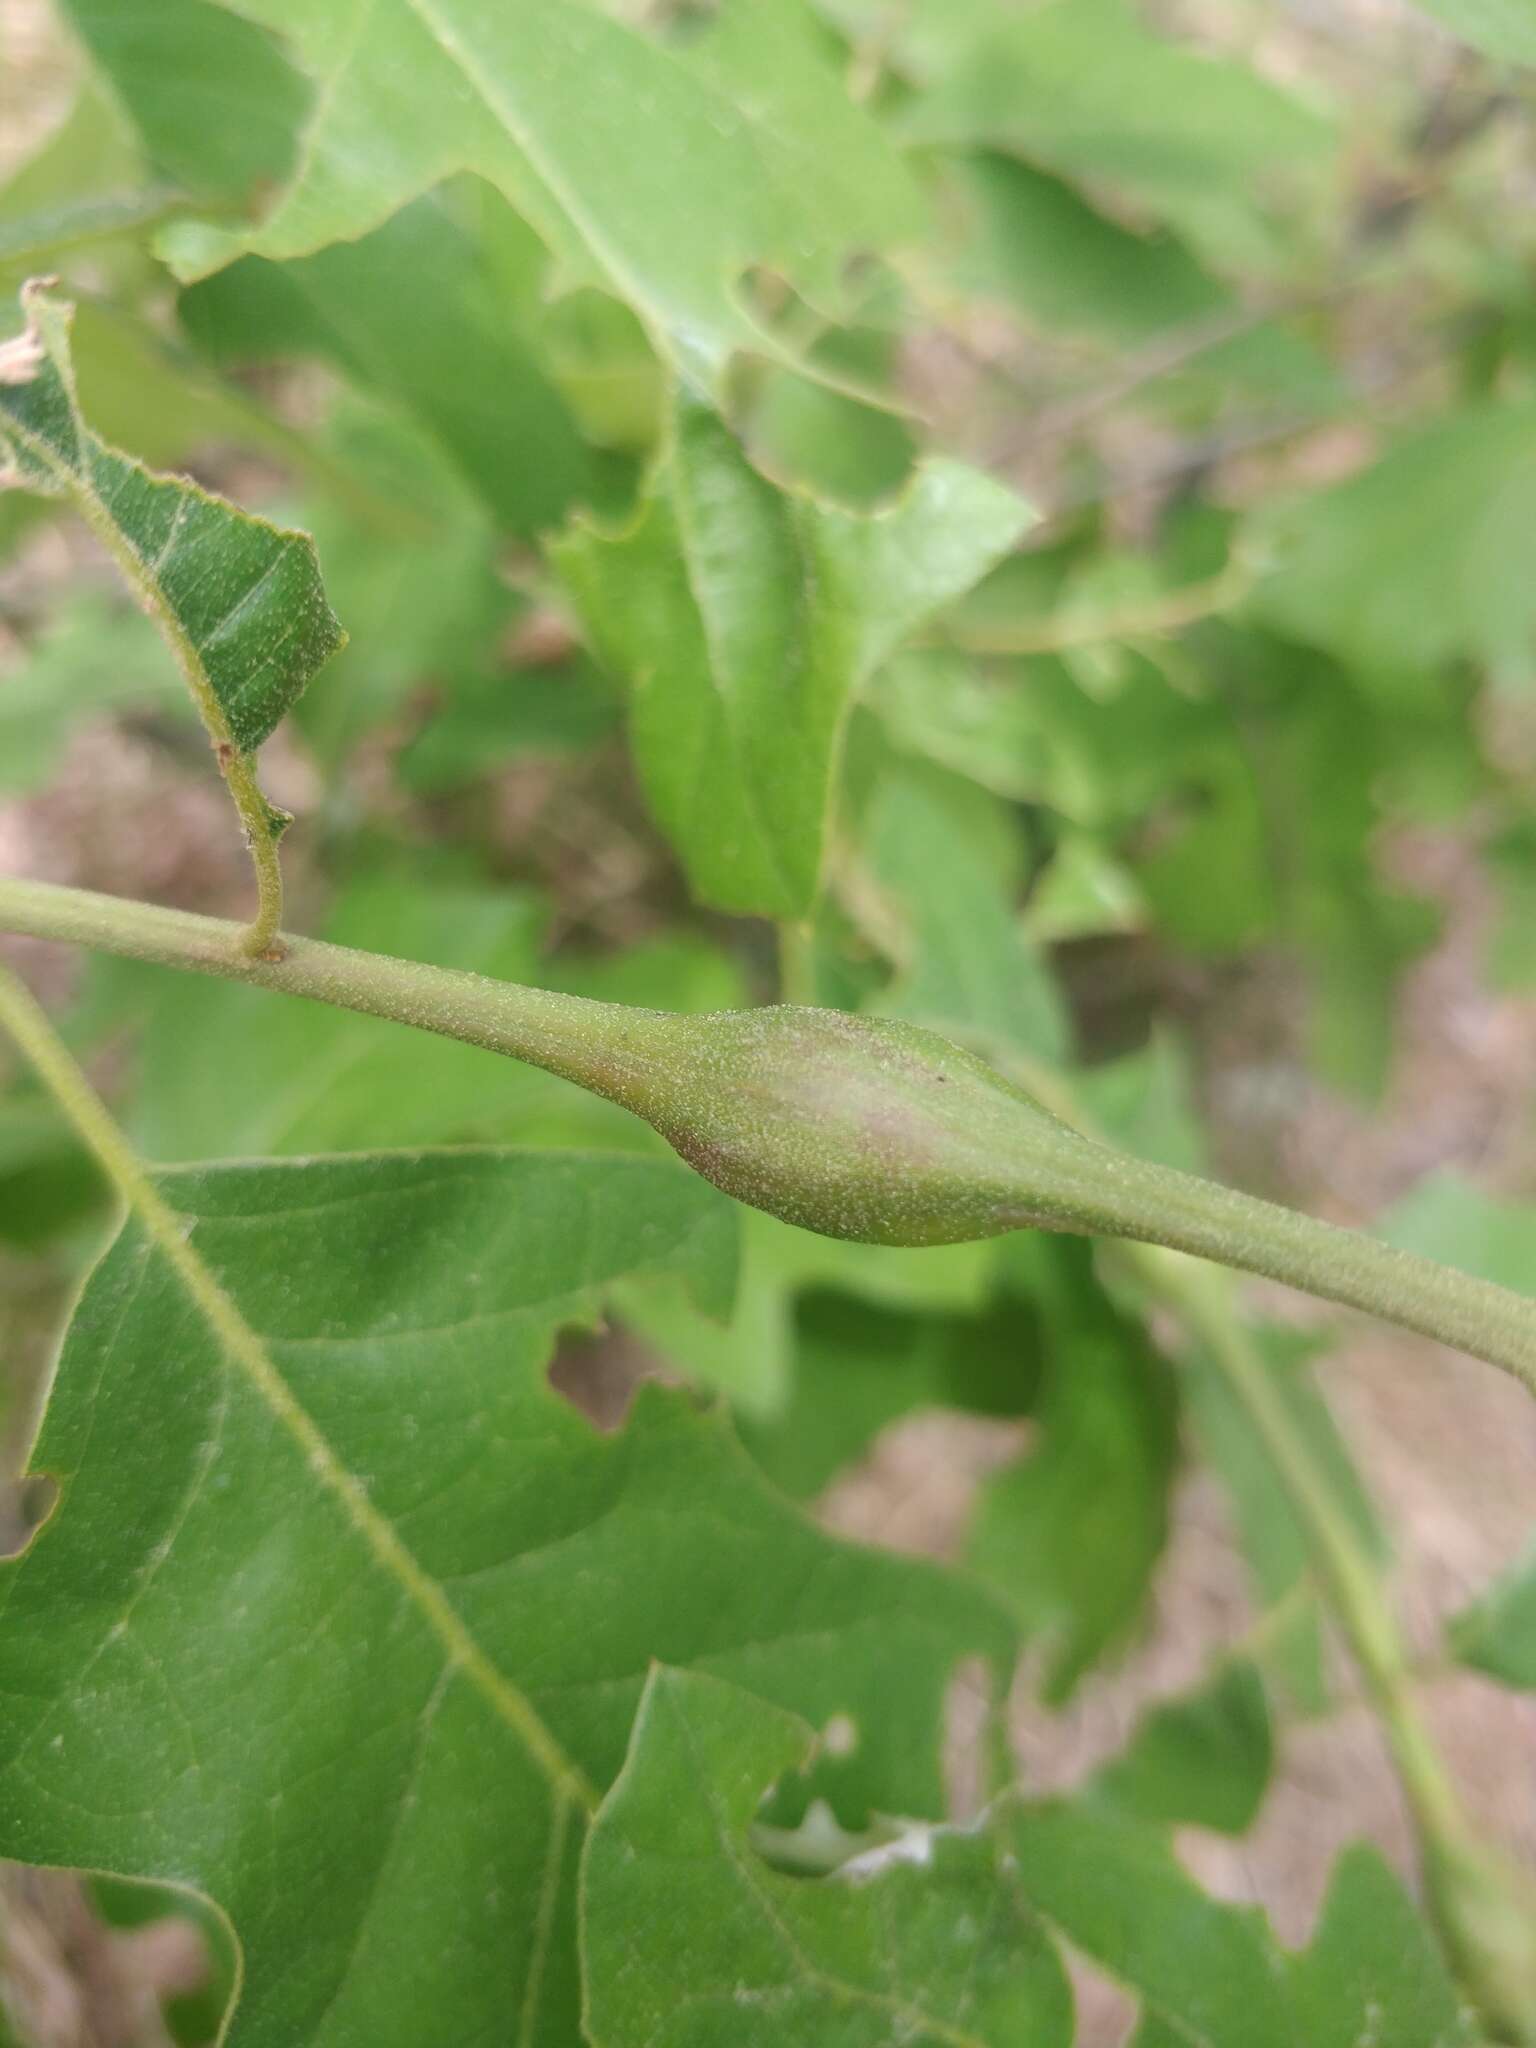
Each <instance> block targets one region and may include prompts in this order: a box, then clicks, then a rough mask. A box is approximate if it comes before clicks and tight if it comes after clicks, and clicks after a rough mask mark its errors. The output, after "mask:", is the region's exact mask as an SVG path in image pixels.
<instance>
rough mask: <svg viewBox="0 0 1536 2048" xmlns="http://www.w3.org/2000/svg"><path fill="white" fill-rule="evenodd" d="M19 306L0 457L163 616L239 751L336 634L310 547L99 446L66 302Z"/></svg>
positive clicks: (204, 699) (216, 727)
mask: <svg viewBox="0 0 1536 2048" xmlns="http://www.w3.org/2000/svg"><path fill="white" fill-rule="evenodd" d="M26 303H27V307H28V314H29V325H28V327H27V329H26V330H25V331H24V332H23V333H22V334H21V335H18V336H17V337H16V338H15V339H14V340H13V341H11V342H8V343H6V344H5V345H4V350H3V357H4V361H5V365H6V367H5V370H4V372H3V373H0V454H3V455H4V456H5V458H6V459H7V460H8V462H9V464H10V466H11V468H12V470H13V472H14V476H15V479H16V480H17V481H19V482H20V483H22V484H23V485H24V486H25V487H26V488H27V489H29V490H34V491H38V492H41V493H42V494H43V495H44V496H48V497H68V498H70V499H72V500H73V502H74V503H75V505H76V507H77V508H78V509H79V511H80V512H81V513H82V514H83V516H84V517H85V519H86V520H87V522H88V523H89V525H90V526H91V528H92V530H93V531H94V532H95V533H96V534H97V536H98V537H99V538H100V539H101V540H102V541H104V542H105V544H106V545H107V547H108V548H109V549H110V550H111V552H112V553H113V555H114V556H115V557H116V559H117V561H118V562H119V564H120V565H121V566H122V568H123V571H124V574H125V576H126V577H127V578H128V580H129V582H130V583H131V584H132V585H133V587H134V588H135V590H136V591H138V592H139V593H140V594H141V595H142V596H143V597H144V598H145V600H146V602H148V603H149V604H151V605H152V606H153V608H154V610H155V612H156V614H157V615H158V617H159V618H160V619H161V620H162V621H163V623H164V625H165V629H166V632H167V634H168V636H169V637H170V638H171V640H172V643H173V645H174V646H175V648H176V650H177V653H178V656H179V658H180V660H181V663H182V667H183V671H184V672H185V674H186V676H187V680H188V683H189V685H190V686H191V688H192V691H193V695H194V697H195V698H196V699H197V701H198V705H199V709H200V710H202V711H203V713H204V717H205V720H207V722H208V723H209V725H210V731H212V732H213V733H215V734H216V735H218V736H227V738H228V740H229V741H230V742H231V743H232V745H233V746H234V747H235V748H236V749H238V750H239V751H240V752H241V753H247V754H248V753H250V752H252V751H253V750H254V749H255V748H256V747H258V746H260V744H261V742H262V741H263V740H264V739H265V738H266V737H267V735H268V734H269V733H270V732H271V731H272V729H273V727H274V726H275V725H276V724H277V722H278V720H279V719H280V718H281V717H282V716H283V713H284V712H285V711H287V709H288V708H289V706H290V705H291V704H292V703H293V702H294V701H295V699H296V698H297V697H298V696H299V694H300V692H301V691H302V690H303V688H304V686H305V684H306V683H307V682H308V681H309V679H310V678H311V676H313V675H314V673H315V671H316V670H317V669H318V668H319V667H320V666H321V664H322V663H323V662H325V661H326V660H327V659H328V658H329V657H330V656H331V655H332V654H334V653H335V651H336V649H337V648H338V647H339V646H340V645H341V644H342V641H343V638H344V637H345V636H344V635H343V633H342V631H341V628H340V626H339V625H338V624H337V621H336V618H335V615H334V614H333V613H332V611H331V609H330V606H329V605H328V604H327V603H326V601H325V592H324V590H323V589H322V587H321V583H320V569H319V564H318V563H317V561H316V559H315V550H314V545H313V543H312V542H311V541H310V540H309V538H308V536H307V535H305V534H302V533H293V532H290V531H288V530H287V529H286V528H283V527H278V526H273V525H271V524H269V522H268V521H266V520H265V519H258V518H256V517H255V516H254V515H252V514H250V513H246V512H240V511H237V510H236V508H235V507H234V506H233V505H231V504H229V503H227V502H226V500H224V499H223V498H216V497H213V496H211V495H210V494H209V493H208V492H207V491H204V490H201V489H200V488H199V487H198V486H197V485H196V484H194V483H190V482H188V481H186V480H185V479H182V478H177V477H165V476H156V475H154V474H153V473H152V472H151V471H149V470H147V469H145V468H144V467H143V465H142V464H141V463H138V462H135V461H133V460H132V459H131V458H130V457H128V456H126V455H121V454H119V453H118V452H117V451H116V450H115V449H112V448H109V447H107V446H106V444H105V443H104V442H103V441H101V440H100V439H98V437H97V436H96V435H95V434H94V433H93V432H92V431H91V429H90V428H89V427H88V426H87V425H86V424H85V421H84V420H83V419H82V418H81V415H80V408H79V403H78V401H77V399H76V395H75V386H74V376H73V371H72V367H71V363H70V353H69V322H70V309H69V307H67V306H65V305H63V304H61V303H60V302H58V301H56V300H53V299H50V298H48V297H47V296H46V294H45V293H43V292H41V291H37V290H31V289H30V288H29V292H28V294H27V295H26ZM210 699H211V707H212V716H211V717H210V709H209V701H208V700H210Z"/></svg>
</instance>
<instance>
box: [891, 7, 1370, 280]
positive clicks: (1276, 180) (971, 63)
mask: <svg viewBox="0 0 1536 2048" xmlns="http://www.w3.org/2000/svg"><path fill="white" fill-rule="evenodd" d="M903 126H904V129H905V132H906V133H908V134H910V135H911V136H912V137H913V138H914V139H915V140H920V141H923V142H941V143H948V144H960V145H962V146H973V145H977V144H981V145H986V146H990V147H993V148H998V149H1004V150H1009V151H1012V152H1013V153H1015V154H1017V155H1019V156H1021V157H1023V158H1024V159H1025V160H1026V161H1028V162H1032V163H1034V164H1037V165H1042V166H1044V167H1045V168H1046V169H1048V170H1051V171H1055V172H1058V173H1060V174H1061V175H1062V176H1065V177H1067V178H1073V179H1083V180H1085V181H1089V182H1090V183H1092V184H1094V185H1102V186H1105V187H1107V188H1108V189H1109V190H1110V191H1112V192H1115V193H1118V194H1119V195H1121V197H1122V198H1124V199H1127V200H1130V201H1131V202H1133V203H1135V204H1137V205H1139V206H1141V207H1142V208H1144V209H1145V211H1146V212H1147V213H1148V214H1150V215H1151V217H1152V218H1153V219H1155V220H1159V221H1162V222H1165V223H1167V224H1168V225H1170V226H1172V227H1174V228H1177V229H1179V230H1180V231H1181V232H1182V233H1184V234H1186V235H1188V236H1189V238H1190V239H1191V240H1192V241H1194V242H1195V243H1196V244H1197V246H1203V247H1204V248H1205V249H1206V250H1208V251H1209V252H1210V254H1211V255H1212V256H1213V257H1215V258H1216V260H1218V261H1221V260H1234V259H1235V260H1239V261H1248V262H1252V261H1255V260H1258V261H1263V260H1266V259H1268V258H1270V257H1271V256H1272V253H1273V252H1272V246H1271V233H1270V230H1269V227H1268V224H1267V222H1266V220H1265V216H1264V211H1263V208H1262V205H1261V204H1260V203H1259V202H1258V201H1256V198H1255V195H1256V194H1260V193H1263V194H1266V195H1270V196H1274V195H1284V194H1287V193H1288V196H1289V197H1290V198H1291V199H1292V200H1293V201H1294V200H1296V199H1301V198H1305V197H1306V196H1307V193H1308V190H1309V188H1311V189H1315V188H1316V186H1317V184H1318V182H1319V181H1320V179H1321V178H1322V177H1324V176H1325V175H1326V173H1327V169H1328V164H1329V160H1330V157H1331V154H1332V151H1333V148H1334V136H1333V132H1332V130H1331V128H1330V125H1329V124H1328V122H1327V121H1326V120H1324V119H1323V118H1322V117H1321V116H1320V115H1319V114H1317V113H1316V112H1314V111H1313V110H1312V108H1310V107H1308V106H1307V105H1306V104H1305V103H1304V102H1303V101H1301V100H1299V99H1296V98H1293V97H1291V96H1290V95H1288V94H1287V93H1284V92H1282V91H1281V90H1280V89H1279V88H1278V87H1276V86H1273V85H1270V84H1269V83H1268V82H1267V81H1266V80H1264V79H1263V78H1261V77H1260V76H1259V75H1258V74H1257V73H1256V72H1254V71H1251V70H1248V69H1246V68H1244V67H1242V66H1239V65H1236V64H1229V63H1222V62H1219V61H1217V60H1214V59H1212V58H1210V57H1208V56H1206V55H1204V54H1202V53H1200V52H1198V51H1196V50H1193V49H1189V48H1183V47H1181V46H1180V45H1179V44H1178V43H1176V42H1172V41H1169V40H1167V39H1165V38H1164V37H1162V36H1159V35H1155V34H1153V33H1152V32H1150V31H1149V30H1148V29H1147V28H1145V27H1144V26H1143V25H1142V20H1141V16H1140V15H1139V13H1137V12H1136V11H1135V10H1134V9H1133V8H1132V7H1131V6H1129V5H1128V4H1127V0H1053V4H1050V5H1046V6H1041V7H1036V8H1034V9H1031V10H1030V11H1029V12H1028V13H1026V14H1023V15H1021V16H1017V17H1015V18H1014V19H1013V20H1011V21H1009V22H1007V23H1006V25H1001V24H1000V25H999V26H998V27H997V29H996V30H995V31H994V32H993V33H992V34H991V35H983V36H982V37H980V38H978V39H977V40H976V41H975V42H974V43H973V44H972V46H971V48H970V50H969V52H968V53H967V54H966V56H965V57H964V58H963V59H962V60H961V61H960V62H959V63H957V64H955V65H954V66H953V67H952V68H951V69H949V70H948V71H947V72H946V73H945V75H944V76H943V77H942V78H941V80H940V81H939V82H938V83H937V84H936V85H934V86H933V87H932V88H931V89H930V90H928V91H927V92H924V93H922V94H920V95H919V96H918V97H917V99H916V100H915V102H914V104H913V107H912V109H911V111H910V113H909V114H908V116H907V117H906V120H905V122H904V124H903Z"/></svg>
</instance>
